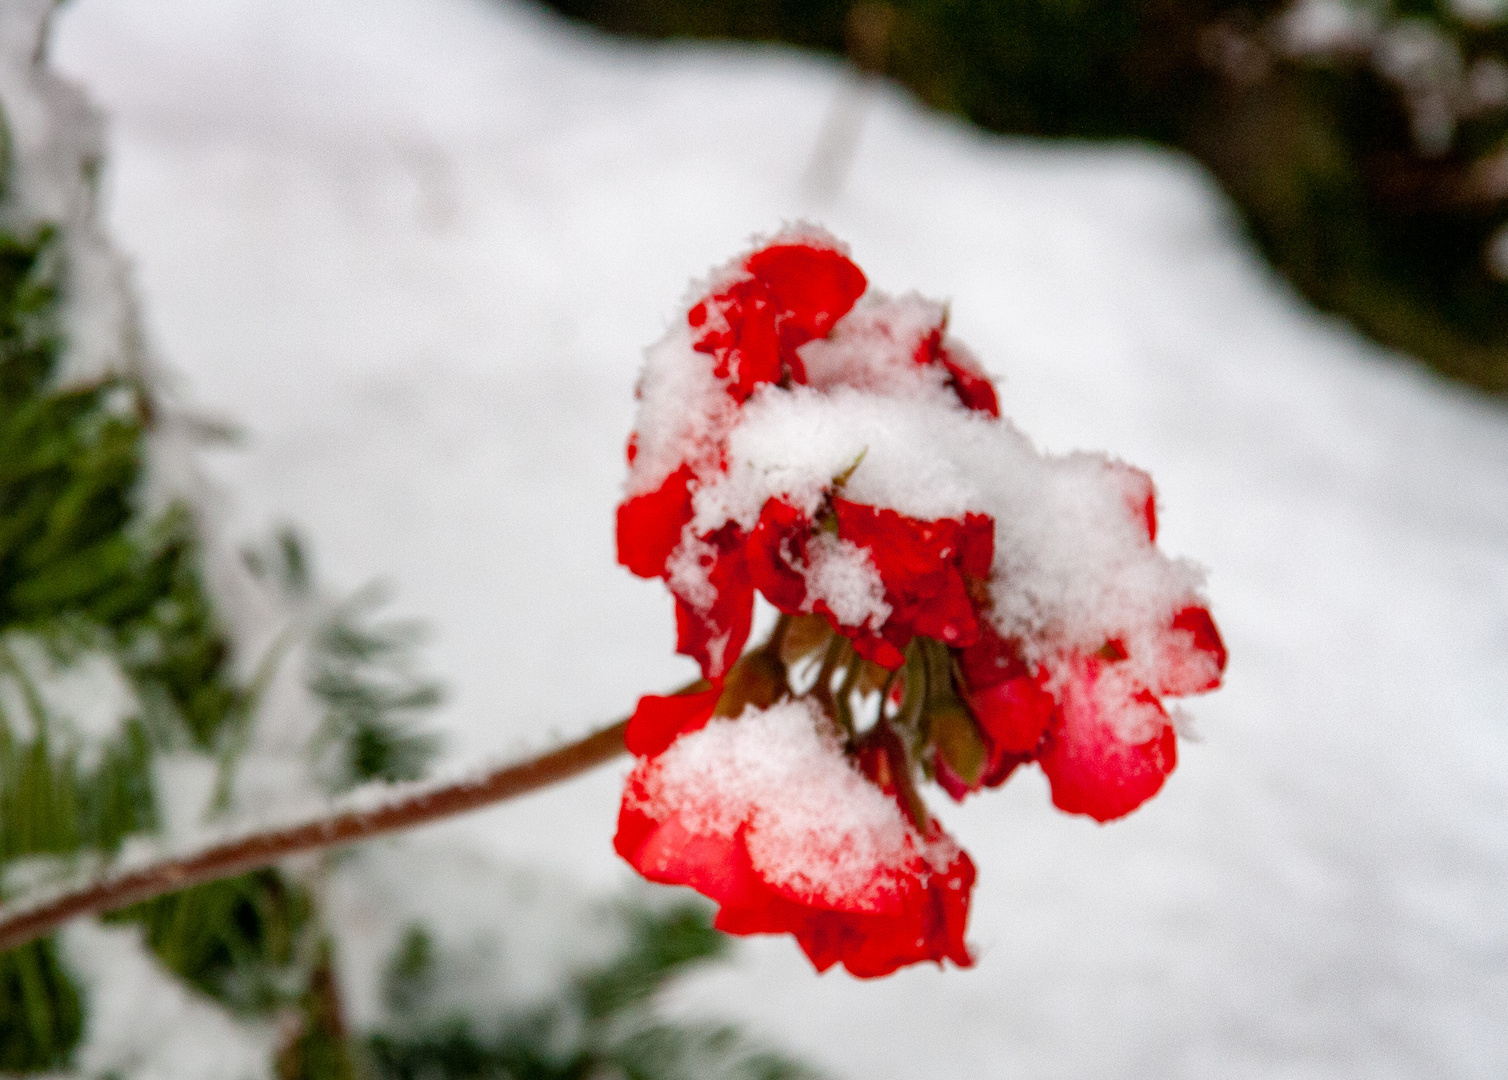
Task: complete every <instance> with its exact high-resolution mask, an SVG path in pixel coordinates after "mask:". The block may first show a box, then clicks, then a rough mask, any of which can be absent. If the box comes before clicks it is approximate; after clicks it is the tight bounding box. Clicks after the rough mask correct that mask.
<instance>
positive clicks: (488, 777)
mask: <svg viewBox="0 0 1508 1080" xmlns="http://www.w3.org/2000/svg"><path fill="white" fill-rule="evenodd" d="M627 726H628V721H626V720H622V721H619V722H618V723H616V724H613V725H612V726H611V727H606V728H603V729H602V730H600V731H597V732H594V733H592V734H591V735H588V736H587V737H586V738H584V739H580V740H578V741H577V742H574V743H570V744H569V745H566V746H562V747H560V748H559V749H556V750H552V751H550V752H549V753H546V754H541V755H540V756H539V757H536V758H531V759H530V760H528V761H521V762H517V763H515V764H512V765H504V766H502V767H501V768H498V769H494V770H493V771H492V772H489V773H487V774H485V775H483V776H481V777H476V778H473V779H468V780H461V781H455V782H452V783H448V784H442V785H439V786H428V787H420V788H418V789H417V790H413V791H411V792H410V793H408V794H406V795H402V796H400V797H398V798H396V799H394V800H392V801H391V802H386V803H383V804H381V805H377V806H373V805H370V802H369V801H368V802H367V804H365V805H357V806H356V807H355V808H353V809H348V810H345V811H336V812H334V813H332V814H330V815H328V816H325V817H320V818H316V819H314V820H312V821H307V822H304V823H302V824H298V825H290V826H284V827H280V828H273V829H269V830H266V831H263V832H256V833H251V834H249V835H245V836H240V837H235V838H232V839H229V840H225V841H223V842H221V843H218V844H214V845H211V846H210V847H207V848H203V849H201V850H199V851H197V852H194V853H192V854H189V855H183V856H179V857H174V858H169V859H165V860H163V861H161V862H156V863H151V864H148V865H146V866H142V867H138V868H136V869H134V870H126V871H117V872H111V871H109V870H107V871H106V872H105V873H104V874H103V875H102V876H100V877H97V878H95V879H93V880H92V881H89V882H86V883H85V884H83V885H80V886H78V887H76V888H71V889H67V890H65V891H62V892H58V893H54V894H52V895H51V896H49V897H46V898H45V899H42V900H40V901H37V902H27V901H26V900H25V899H22V900H20V901H18V902H17V903H15V904H12V905H8V906H7V907H5V908H0V952H5V951H6V950H8V949H14V948H16V947H17V946H20V945H24V944H26V943H27V942H28V941H32V940H34V939H36V938H39V937H41V936H43V935H44V934H47V933H50V932H52V931H53V930H55V929H57V928H58V927H59V926H61V925H62V924H63V923H65V922H67V921H69V920H70V919H74V918H77V917H79V916H80V915H97V914H100V913H101V912H106V911H113V910H115V909H117V908H122V907H128V906H130V905H131V904H137V903H140V902H141V901H143V900H149V899H151V898H152V897H154V896H161V895H163V894H165V893H173V892H179V891H180V890H183V889H187V888H189V887H190V886H193V885H202V884H204V883H205V882H208V881H217V880H219V879H221V878H228V877H234V876H236V875H237V874H244V873H247V872H249V871H252V870H259V869H261V868H262V867H265V866H270V865H271V864H273V863H275V862H278V861H280V860H282V859H286V858H288V857H289V856H290V855H300V854H303V853H306V852H311V851H319V850H323V849H327V848H333V847H339V846H342V845H345V844H351V843H355V842H356V841H358V840H367V839H370V838H371V837H374V836H381V835H383V834H384V833H390V832H397V831H398V830H400V829H408V828H412V827H413V826H415V825H423V824H426V823H427V822H431V821H438V820H439V819H441V818H446V817H451V816H452V815H455V814H461V813H465V812H466V811H468V810H476V809H479V808H480V807H483V806H491V805H492V804H493V803H499V802H504V801H506V800H508V799H512V798H515V797H516V796H519V795H525V794H528V793H529V792H531V791H537V790H539V789H540V788H544V787H549V786H550V785H552V784H558V783H560V782H561V781H563V780H568V779H570V778H571V777H573V776H576V775H577V774H578V773H583V772H585V771H587V770H588V769H591V768H593V767H595V766H597V765H600V764H602V763H603V762H605V761H610V760H612V759H613V758H615V757H617V756H618V755H619V754H621V753H623V751H624V747H623V731H624V728H626V727H627ZM356 794H357V798H360V797H361V796H362V795H363V794H364V795H365V798H366V800H370V798H371V796H370V792H369V791H368V792H365V793H360V792H359V793H356ZM348 801H352V802H355V801H356V799H349V800H348Z"/></svg>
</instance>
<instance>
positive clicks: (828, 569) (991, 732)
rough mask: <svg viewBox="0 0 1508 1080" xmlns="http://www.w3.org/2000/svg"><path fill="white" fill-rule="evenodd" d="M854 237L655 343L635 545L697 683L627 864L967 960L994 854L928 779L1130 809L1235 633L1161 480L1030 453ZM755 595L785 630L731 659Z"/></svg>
mask: <svg viewBox="0 0 1508 1080" xmlns="http://www.w3.org/2000/svg"><path fill="white" fill-rule="evenodd" d="M839 247H840V245H838V244H837V242H836V241H833V240H831V239H830V238H825V236H824V234H820V233H819V232H817V231H815V230H809V229H802V230H797V231H792V232H789V233H787V234H785V235H784V236H782V237H781V238H780V239H779V240H777V241H775V242H772V243H770V244H767V245H766V246H765V247H763V248H761V249H759V250H757V251H755V252H753V253H752V254H749V255H747V256H746V257H743V258H741V259H740V260H738V261H736V262H734V263H732V264H730V265H729V266H727V267H725V268H724V269H723V270H721V271H720V272H719V273H718V275H717V277H716V279H715V281H716V284H715V286H714V287H712V288H711V289H710V290H709V292H708V294H707V295H706V296H704V297H703V298H702V299H701V300H700V301H698V302H697V303H696V304H694V305H693V306H692V307H691V308H690V310H689V311H688V312H687V314H686V324H685V325H684V326H676V327H673V328H672V329H671V330H670V331H668V332H667V334H666V336H665V337H664V338H663V339H662V340H661V341H660V342H659V343H658V344H657V345H655V346H654V347H652V348H651V350H650V351H649V353H648V357H647V362H646V367H645V375H644V378H643V379H642V380H641V382H640V390H641V393H642V395H643V396H642V402H643V403H642V405H641V409H640V414H639V416H640V420H639V424H640V427H639V429H638V430H637V431H636V432H635V434H634V435H633V436H632V437H631V438H630V440H629V447H628V457H629V466H630V470H631V477H632V486H631V490H633V491H634V492H635V493H636V494H635V495H634V496H633V497H632V498H629V499H627V500H625V502H624V503H623V504H622V505H621V506H620V507H619V509H618V523H617V524H618V557H619V560H620V561H621V562H622V563H623V564H624V565H625V566H627V567H628V568H629V569H630V570H632V571H633V572H634V573H636V574H639V575H641V576H644V577H659V578H662V579H663V580H664V581H665V582H666V584H667V585H668V586H669V588H670V591H671V592H672V594H673V595H674V597H675V607H676V627H677V647H678V649H679V650H680V651H681V652H682V653H684V654H686V655H688V656H690V657H692V658H694V659H695V660H696V661H697V663H698V664H699V665H700V667H701V669H702V675H703V682H702V683H700V684H698V685H697V686H696V687H694V688H692V689H690V690H688V691H687V692H684V693H682V694H678V695H671V696H658V695H647V696H645V697H644V698H642V699H641V700H640V702H639V705H638V708H637V709H636V710H635V713H634V716H633V717H632V718H631V720H630V721H629V723H628V725H627V727H626V729H625V742H626V744H627V746H628V748H629V749H630V750H631V751H632V752H633V753H635V754H636V755H638V757H639V759H640V760H639V762H638V764H637V765H636V766H635V768H634V770H633V772H632V774H631V775H630V777H629V780H628V785H627V788H626V790H625V792H624V798H623V804H622V808H621V810H620V813H619V823H618V833H617V836H616V838H615V840H614V844H615V846H616V848H617V850H618V851H619V853H620V854H622V855H623V857H624V858H625V859H627V860H628V861H629V863H631V864H632V865H633V866H634V867H635V868H636V869H637V870H638V871H639V872H640V873H641V874H643V875H644V876H645V877H647V878H649V879H651V880H653V881H660V882H666V883H670V884H681V885H689V886H691V887H693V888H695V889H697V890H699V891H700V892H702V893H704V894H705V895H707V896H709V897H711V898H712V899H713V900H714V901H716V902H717V904H718V908H719V910H718V914H717V922H716V925H717V926H719V927H720V928H722V929H724V930H726V931H728V932H730V933H737V934H751V933H777V932H787V933H790V934H792V935H793V936H795V938H796V939H797V941H798V942H799V943H800V944H801V947H802V949H803V950H805V952H806V954H807V955H808V956H809V957H810V958H811V960H812V962H813V963H814V964H815V965H816V966H817V968H818V969H819V970H823V969H826V968H828V967H830V966H832V965H834V964H839V963H841V964H843V965H844V966H845V967H847V968H848V970H849V971H851V972H852V973H854V974H856V975H862V976H874V975H883V974H886V973H888V972H890V971H893V970H895V969H896V968H897V967H900V966H902V965H905V964H910V963H915V962H917V961H920V960H932V961H936V962H938V963H942V962H943V961H945V960H950V961H952V962H953V963H955V964H957V965H960V966H966V965H968V964H969V963H971V959H970V956H969V953H968V949H967V947H966V946H965V944H964V929H965V924H966V921H967V915H968V905H969V895H970V890H971V888H972V885H973V881H974V866H973V863H972V862H971V861H970V860H969V857H968V855H966V854H965V853H964V852H963V851H962V850H961V849H960V848H959V847H958V846H957V844H955V843H954V842H953V840H952V839H951V838H950V837H949V836H948V835H947V834H946V833H945V832H943V830H942V828H941V827H940V826H939V825H938V824H937V822H936V821H935V820H934V819H933V818H932V817H931V815H930V813H929V812H928V810H927V807H926V804H925V802H924V800H923V799H922V796H921V794H920V793H919V791H918V785H919V784H920V783H921V780H922V778H923V777H930V778H932V779H935V780H936V781H937V782H938V784H939V785H940V786H941V787H943V788H944V790H946V791H947V792H948V793H949V794H950V795H952V796H953V797H954V798H955V799H959V798H963V797H964V796H965V795H967V794H968V793H970V792H973V791H978V790H980V789H981V788H985V787H993V786H995V785H998V784H1000V783H1002V782H1003V781H1004V780H1005V779H1006V778H1007V777H1008V776H1009V775H1011V773H1012V772H1013V771H1014V770H1015V769H1016V768H1017V767H1018V766H1020V765H1021V764H1023V763H1026V762H1030V761H1036V762H1038V764H1040V765H1041V767H1042V769H1043V771H1044V772H1045V773H1046V775H1047V778H1048V781H1049V783H1050V785H1051V788H1052V799H1053V802H1054V803H1055V804H1056V805H1057V806H1058V807H1060V808H1061V809H1063V810H1066V811H1069V812H1072V813H1082V814H1087V815H1089V816H1092V817H1094V818H1095V819H1096V820H1099V821H1107V820H1110V819H1112V818H1116V817H1120V816H1122V815H1124V814H1127V813H1129V812H1130V811H1132V810H1134V809H1135V808H1136V807H1137V806H1139V805H1140V804H1141V803H1142V802H1144V801H1145V800H1146V799H1148V798H1149V797H1151V796H1152V795H1153V794H1155V793H1156V792H1157V791H1158V790H1159V788H1160V787H1161V786H1162V784H1163V782H1164V780H1165V778H1166V777H1167V776H1168V774H1169V773H1171V772H1172V770H1173V768H1174V766H1175V765H1176V763H1177V749H1176V745H1175V739H1174V732H1173V727H1172V725H1171V723H1170V722H1169V719H1168V715H1167V713H1166V712H1165V711H1164V709H1163V705H1162V702H1161V700H1160V699H1161V698H1162V697H1164V696H1168V695H1175V696H1176V695H1182V694H1191V693H1199V692H1202V691H1205V690H1209V689H1212V688H1214V687H1215V686H1217V685H1219V683H1220V680H1221V675H1222V672H1223V671H1224V668H1225V662H1226V652H1225V645H1224V643H1223V642H1222V641H1221V639H1220V634H1219V631H1218V630H1217V629H1216V627H1215V623H1214V620H1213V619H1212V618H1211V617H1210V613H1209V610H1208V609H1207V608H1206V607H1205V606H1204V602H1203V600H1202V599H1201V598H1200V595H1199V590H1200V585H1201V579H1200V575H1199V572H1198V570H1197V569H1196V568H1194V567H1192V566H1191V565H1189V564H1187V563H1178V562H1174V561H1171V560H1169V559H1167V558H1166V557H1165V556H1164V555H1162V554H1161V553H1160V552H1159V551H1158V550H1157V548H1156V539H1157V505H1156V496H1155V492H1154V489H1153V486H1152V481H1151V478H1150V477H1148V476H1147V474H1146V473H1144V472H1142V471H1141V470H1139V469H1136V468H1133V467H1132V466H1129V465H1126V464H1123V463H1121V462H1117V461H1112V460H1110V459H1108V458H1106V457H1104V456H1103V455H1097V454H1085V453H1076V454H1068V455H1061V456H1058V455H1045V454H1042V453H1040V452H1039V451H1037V450H1036V449H1035V448H1034V447H1032V446H1031V444H1030V442H1029V441H1028V440H1027V439H1026V438H1025V437H1024V436H1023V435H1022V434H1021V433H1020V432H1018V431H1017V430H1016V429H1015V428H1014V427H1013V426H1012V425H1011V424H1010V423H1009V422H1007V421H1004V420H1001V419H1000V406H999V400H998V398H997V396H996V393H995V389H994V386H993V384H992V383H991V382H990V380H989V378H988V377H987V376H986V375H985V373H984V371H983V369H982V368H981V367H980V366H979V364H978V363H977V362H976V361H975V360H974V359H973V357H972V356H971V355H970V354H969V353H968V352H967V350H965V349H964V348H963V346H961V345H959V344H958V343H957V342H955V341H952V340H951V339H949V338H948V337H947V335H946V326H947V309H946V306H945V305H943V304H940V303H937V302H935V301H930V300H927V299H925V298H923V297H920V296H917V295H915V294H908V295H906V296H902V297H899V298H892V297H886V296H883V295H880V294H870V295H869V296H867V297H865V298H864V300H863V302H862V303H857V301H859V299H860V297H861V295H862V294H864V292H865V288H866V282H865V279H864V275H863V274H862V273H861V272H860V271H859V270H858V268H857V267H855V266H854V265H853V263H852V262H850V261H849V260H848V258H847V257H846V256H845V255H843V254H842V253H841V251H840V250H839ZM688 330H689V333H688ZM959 404H962V405H963V406H964V408H963V409H960V408H959V407H958V406H959ZM860 500H862V501H860ZM960 505H962V506H969V507H973V508H975V510H976V511H977V512H969V513H961V514H956V515H954V516H942V515H944V514H945V513H946V508H948V507H957V506H960ZM922 506H931V507H937V508H940V509H939V510H937V511H935V512H937V513H938V514H939V516H936V517H933V518H921V517H915V516H910V515H909V514H906V513H902V512H901V510H900V509H897V507H907V508H909V509H916V508H918V507H922ZM693 522H695V525H693ZM997 544H998V545H999V547H1000V550H999V562H998V565H997V562H996V556H997V552H996V546H997ZM756 592H758V593H762V594H763V595H764V596H765V597H766V598H767V599H768V600H769V601H770V602H771V603H772V604H773V605H774V606H775V607H776V608H777V609H779V610H780V612H782V619H781V621H780V624H779V627H778V628H777V630H776V632H775V633H774V634H773V635H772V637H771V639H770V641H769V642H767V643H766V645H764V646H762V647H761V648H759V649H756V650H754V651H751V652H750V653H749V654H748V655H747V656H744V657H742V658H740V652H741V650H742V649H743V646H744V643H745V640H746V639H747V637H748V634H749V629H750V622H751V619H752V614H753V608H754V596H755V593H756ZM845 638H846V639H847V641H845V640H844V639H845ZM848 642H851V643H852V646H851V647H850V646H849V644H848ZM798 686H800V687H804V689H800V690H799V691H798V689H797V687H798ZM877 702H878V704H876V703H877ZM735 715H736V719H734V718H733V717H735Z"/></svg>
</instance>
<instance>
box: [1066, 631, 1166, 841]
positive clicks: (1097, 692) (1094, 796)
mask: <svg viewBox="0 0 1508 1080" xmlns="http://www.w3.org/2000/svg"><path fill="white" fill-rule="evenodd" d="M1137 728H1140V729H1144V731H1141V732H1138V733H1137V734H1138V735H1139V736H1140V737H1139V738H1137V737H1134V736H1133V737H1128V736H1127V735H1126V734H1125V732H1127V731H1128V730H1132V729H1137ZM1133 738H1134V741H1133ZM1037 761H1038V763H1039V764H1040V765H1041V766H1042V771H1043V772H1044V773H1046V774H1047V779H1048V782H1049V783H1050V784H1051V785H1052V801H1053V805H1055V806H1056V807H1058V809H1060V810H1066V811H1068V812H1069V813H1071V814H1088V815H1089V816H1090V817H1092V818H1094V819H1095V820H1096V821H1110V820H1111V819H1112V818H1118V817H1124V816H1125V815H1127V814H1129V813H1130V812H1131V811H1133V810H1135V809H1136V808H1137V807H1138V806H1140V805H1141V804H1142V803H1144V802H1146V801H1147V800H1148V799H1150V798H1151V797H1152V796H1153V795H1156V794H1157V792H1158V790H1159V789H1160V788H1161V787H1162V784H1163V781H1164V780H1165V779H1166V778H1167V776H1168V774H1169V773H1171V772H1172V771H1173V768H1174V766H1176V765H1177V764H1178V748H1177V744H1176V742H1175V739H1174V736H1173V727H1172V725H1171V724H1169V723H1168V720H1167V713H1165V712H1164V711H1163V708H1162V705H1161V703H1159V702H1158V700H1157V698H1156V697H1154V696H1153V695H1152V693H1151V692H1150V691H1148V690H1145V689H1142V688H1139V687H1137V686H1135V685H1134V684H1133V683H1130V682H1128V681H1126V680H1124V679H1121V678H1118V677H1117V675H1116V673H1115V671H1114V663H1113V662H1112V661H1105V660H1101V659H1100V658H1098V657H1093V656H1091V657H1087V658H1084V659H1081V660H1079V661H1078V662H1077V663H1076V664H1074V666H1073V668H1072V670H1071V673H1070V676H1069V678H1068V679H1067V680H1066V681H1065V684H1064V686H1063V689H1062V691H1061V698H1060V705H1059V709H1058V712H1057V714H1056V716H1055V717H1054V722H1053V725H1052V728H1051V730H1050V731H1049V732H1048V737H1047V742H1046V744H1045V745H1044V747H1043V749H1042V752H1041V753H1040V754H1039V756H1038V758H1037Z"/></svg>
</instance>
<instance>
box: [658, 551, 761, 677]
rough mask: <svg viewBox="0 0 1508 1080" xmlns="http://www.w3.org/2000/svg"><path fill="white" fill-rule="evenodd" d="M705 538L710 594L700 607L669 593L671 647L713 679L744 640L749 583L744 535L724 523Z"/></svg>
mask: <svg viewBox="0 0 1508 1080" xmlns="http://www.w3.org/2000/svg"><path fill="white" fill-rule="evenodd" d="M706 539H707V542H709V543H711V544H712V546H713V548H714V550H715V552H716V554H715V555H714V561H713V563H712V567H711V569H710V571H709V572H708V578H709V580H710V581H711V583H712V587H713V589H715V590H716V599H714V600H713V602H712V606H711V607H710V608H708V609H707V610H705V611H704V610H702V609H700V608H697V607H694V606H692V605H691V604H689V603H687V602H686V600H685V599H684V598H682V597H680V596H677V597H676V598H675V601H676V602H675V623H676V652H678V653H680V654H682V655H683V656H689V657H691V658H692V659H693V660H695V661H696V662H697V663H698V664H700V665H701V667H702V677H703V678H706V679H716V678H718V677H720V676H722V675H726V674H727V673H728V669H729V668H731V667H732V666H733V664H734V662H735V661H737V660H738V656H739V653H741V652H743V647H744V642H746V641H748V640H749V626H750V624H751V623H752V621H753V618H754V586H753V585H752V584H751V583H750V581H749V561H748V557H747V554H746V549H745V539H744V536H743V534H742V533H740V532H739V531H738V528H737V526H734V525H727V526H724V527H723V528H722V529H720V530H719V531H718V532H717V533H715V534H713V535H712V536H710V537H707V538H706Z"/></svg>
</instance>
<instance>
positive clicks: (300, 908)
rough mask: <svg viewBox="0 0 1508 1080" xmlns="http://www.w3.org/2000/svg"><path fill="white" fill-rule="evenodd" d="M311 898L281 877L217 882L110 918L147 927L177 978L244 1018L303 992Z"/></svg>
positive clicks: (263, 873)
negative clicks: (301, 951) (302, 949)
mask: <svg viewBox="0 0 1508 1080" xmlns="http://www.w3.org/2000/svg"><path fill="white" fill-rule="evenodd" d="M311 915H312V905H311V901H310V897H309V894H308V892H307V891H306V890H304V889H302V888H300V887H298V886H297V885H294V884H292V883H290V882H289V881H288V880H287V879H286V878H284V877H283V876H282V875H281V874H278V873H277V872H276V871H273V870H260V871H257V872H256V873H252V874H247V875H245V876H243V877H237V878H229V879H227V880H224V881H212V882H210V883H208V884H206V885H198V886H195V887H194V888H192V889H186V890H184V891H183V892H179V893H173V894H171V895H168V896H159V897H157V898H156V899H153V900H148V901H146V902H145V903H142V904H138V905H136V906H134V907H130V908H125V909H123V910H121V911H118V912H114V913H113V914H111V915H109V916H107V921H111V922H134V923H140V924H141V925H142V926H143V927H144V928H145V931H146V940H147V943H148V944H149V945H150V946H151V948H152V951H153V952H155V953H156V954H157V956H158V959H160V960H161V961H162V962H163V964H164V965H165V966H166V967H167V968H168V970H169V971H172V972H174V973H175V974H177V975H178V976H179V977H181V978H182V979H183V980H184V981H185V982H187V983H189V984H190V985H192V986H195V987H197V988H198V989H199V990H201V991H203V992H204V993H206V994H208V995H209V996H210V997H213V998H215V999H216V1000H217V1001H220V1002H222V1003H224V1004H225V1005H227V1006H229V1007H230V1008H231V1009H233V1010H234V1011H236V1012H238V1013H242V1014H252V1015H256V1014H266V1013H268V1012H270V1011H272V1010H273V1009H274V1008H277V1007H279V1006H285V1005H287V1004H289V1003H290V1002H291V1001H293V1000H296V998H297V997H298V995H299V993H300V992H301V989H302V978H301V976H300V973H299V966H298V965H299V961H300V960H301V959H303V958H302V957H301V956H300V955H299V949H300V945H301V944H302V943H303V940H304V935H305V933H306V931H307V929H308V927H309V925H310V918H311Z"/></svg>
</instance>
